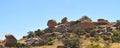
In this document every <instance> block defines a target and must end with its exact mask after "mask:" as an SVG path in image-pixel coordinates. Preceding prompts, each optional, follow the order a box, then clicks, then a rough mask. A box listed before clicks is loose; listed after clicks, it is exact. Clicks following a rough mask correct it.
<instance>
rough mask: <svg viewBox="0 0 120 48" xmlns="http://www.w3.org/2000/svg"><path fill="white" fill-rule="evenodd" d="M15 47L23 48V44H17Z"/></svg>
mask: <svg viewBox="0 0 120 48" xmlns="http://www.w3.org/2000/svg"><path fill="white" fill-rule="evenodd" d="M15 47H16V48H23V47H25V44H23V43H17V44H16V45H15Z"/></svg>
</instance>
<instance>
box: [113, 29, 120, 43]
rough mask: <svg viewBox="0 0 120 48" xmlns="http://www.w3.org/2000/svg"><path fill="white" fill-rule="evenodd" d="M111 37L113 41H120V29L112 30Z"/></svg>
mask: <svg viewBox="0 0 120 48" xmlns="http://www.w3.org/2000/svg"><path fill="white" fill-rule="evenodd" d="M111 38H112V41H113V42H120V30H117V31H114V32H113V36H112V37H111Z"/></svg>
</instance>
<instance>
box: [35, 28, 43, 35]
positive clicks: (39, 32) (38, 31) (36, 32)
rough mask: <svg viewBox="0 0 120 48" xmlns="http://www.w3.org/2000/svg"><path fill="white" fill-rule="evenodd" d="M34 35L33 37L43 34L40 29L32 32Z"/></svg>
mask: <svg viewBox="0 0 120 48" xmlns="http://www.w3.org/2000/svg"><path fill="white" fill-rule="evenodd" d="M34 34H35V36H40V35H42V34H43V32H42V31H41V30H40V29H38V30H37V31H35V32H34Z"/></svg>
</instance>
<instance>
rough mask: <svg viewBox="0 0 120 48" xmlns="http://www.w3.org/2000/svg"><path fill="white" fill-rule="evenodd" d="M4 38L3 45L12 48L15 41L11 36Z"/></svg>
mask: <svg viewBox="0 0 120 48" xmlns="http://www.w3.org/2000/svg"><path fill="white" fill-rule="evenodd" d="M5 38H6V39H5V42H4V45H5V46H6V47H13V46H15V45H16V44H17V39H16V38H15V37H14V36H13V35H12V34H7V35H5Z"/></svg>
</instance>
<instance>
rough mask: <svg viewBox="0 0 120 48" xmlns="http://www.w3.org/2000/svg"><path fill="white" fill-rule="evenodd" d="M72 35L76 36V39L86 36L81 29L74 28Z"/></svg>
mask: <svg viewBox="0 0 120 48" xmlns="http://www.w3.org/2000/svg"><path fill="white" fill-rule="evenodd" d="M74 33H75V34H77V35H78V37H80V36H81V35H84V34H86V32H85V30H83V29H81V28H76V29H75V30H74Z"/></svg>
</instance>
